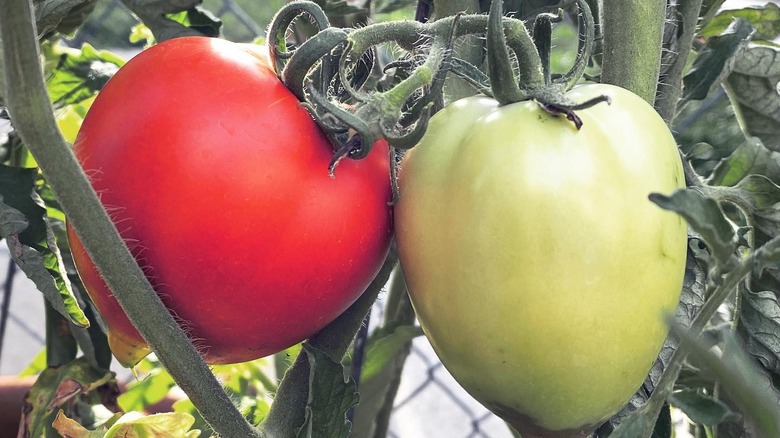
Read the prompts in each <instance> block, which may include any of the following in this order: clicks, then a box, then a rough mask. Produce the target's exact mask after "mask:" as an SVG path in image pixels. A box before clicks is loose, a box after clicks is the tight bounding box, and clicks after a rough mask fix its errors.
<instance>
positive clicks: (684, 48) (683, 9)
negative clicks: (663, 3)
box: [655, 0, 702, 125]
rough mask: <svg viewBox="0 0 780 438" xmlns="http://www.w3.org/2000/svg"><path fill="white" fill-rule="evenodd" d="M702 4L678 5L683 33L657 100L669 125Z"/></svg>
mask: <svg viewBox="0 0 780 438" xmlns="http://www.w3.org/2000/svg"><path fill="white" fill-rule="evenodd" d="M701 4H702V0H681V1H680V2H679V3H678V6H677V8H678V10H679V11H680V15H681V17H682V24H681V26H682V34H681V35H680V37H679V38H678V40H677V54H676V57H675V59H674V63H673V64H672V65H671V67H669V70H668V71H667V73H666V76H665V77H664V80H663V81H661V82H660V83H659V84H658V97H657V98H656V102H655V109H656V111H658V113H659V114H660V115H661V117H663V119H664V120H665V121H666V123H667V124H668V125H670V124H671V123H672V120H674V116H675V114H676V113H677V103H678V102H679V100H680V96H681V95H682V78H683V73H684V70H685V64H686V62H687V61H688V54H689V53H690V51H691V47H692V46H693V39H694V36H695V35H696V25H697V24H698V22H699V11H700V10H701Z"/></svg>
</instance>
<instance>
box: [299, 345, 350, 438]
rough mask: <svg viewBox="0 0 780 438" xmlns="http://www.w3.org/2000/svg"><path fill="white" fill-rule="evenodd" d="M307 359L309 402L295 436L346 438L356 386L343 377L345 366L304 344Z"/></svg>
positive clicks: (348, 432) (301, 437) (348, 431)
mask: <svg viewBox="0 0 780 438" xmlns="http://www.w3.org/2000/svg"><path fill="white" fill-rule="evenodd" d="M303 351H304V353H302V354H306V355H307V356H308V359H309V370H310V375H309V400H308V403H307V404H306V420H305V422H304V424H303V426H302V427H301V429H300V430H299V431H298V437H300V438H305V437H322V438H346V437H348V436H349V434H350V430H351V429H352V423H351V422H350V421H349V420H347V418H346V414H347V411H348V410H349V409H350V408H351V407H352V406H355V405H356V404H357V403H358V394H357V387H356V385H355V382H354V381H353V380H351V379H349V380H348V379H345V378H344V366H343V365H342V364H341V363H339V362H336V361H334V360H333V359H331V358H330V357H329V356H328V355H327V354H325V353H323V352H322V351H321V350H319V349H318V348H316V347H312V346H311V345H308V344H306V343H304V344H303Z"/></svg>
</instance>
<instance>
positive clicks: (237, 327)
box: [68, 37, 392, 365]
mask: <svg viewBox="0 0 780 438" xmlns="http://www.w3.org/2000/svg"><path fill="white" fill-rule="evenodd" d="M74 148H75V152H76V155H77V157H78V158H79V160H80V162H81V163H82V166H83V167H84V170H85V171H86V173H87V174H88V175H89V177H90V179H91V182H92V184H93V186H94V188H95V189H96V191H97V192H98V193H99V195H100V198H101V202H102V203H103V204H104V205H105V206H106V208H107V210H108V211H109V213H110V214H111V216H112V219H113V220H114V222H115V223H116V225H117V228H118V229H119V231H120V233H121V234H122V237H123V238H124V239H125V241H126V242H127V243H128V245H129V246H130V248H131V250H132V251H133V254H134V255H135V257H136V259H137V260H138V261H139V263H140V264H141V266H142V267H143V268H144V270H145V272H146V273H147V275H148V278H149V280H150V281H151V283H152V284H153V285H154V287H155V290H156V291H157V292H158V294H159V295H160V298H162V300H163V302H164V303H165V305H166V306H167V307H168V308H169V309H170V310H171V312H172V314H173V315H174V316H175V317H176V318H177V320H179V321H180V322H181V326H182V328H183V329H184V330H185V331H186V332H187V333H188V334H189V335H190V337H191V339H193V341H194V342H195V344H196V346H198V347H199V349H200V351H201V352H202V353H203V355H204V357H205V359H206V361H207V362H209V363H231V362H240V361H246V360H250V359H255V358H258V357H262V356H266V355H269V354H272V353H275V352H278V351H280V350H282V349H285V348H287V347H289V346H291V345H293V344H295V343H297V342H299V341H301V340H303V339H305V338H307V337H309V336H310V335H312V334H314V333H315V332H317V331H318V330H320V329H321V328H323V327H324V326H325V325H327V324H328V323H329V322H331V321H333V320H334V319H335V318H336V317H337V316H338V315H339V314H340V313H342V312H343V311H344V310H345V309H346V308H347V307H348V306H349V305H350V304H352V303H353V302H354V301H355V299H357V297H358V296H359V295H360V294H361V293H362V292H363V291H364V289H365V288H366V287H367V286H368V284H369V283H370V281H371V280H372V279H373V277H374V276H375V275H376V273H377V272H378V270H379V267H380V266H381V264H382V262H383V260H384V257H385V256H386V254H387V251H388V248H389V242H390V238H391V235H392V223H391V210H390V207H389V206H388V201H389V200H390V199H391V190H390V181H389V162H388V160H389V158H388V155H389V154H388V150H387V146H386V145H379V146H378V147H375V148H374V150H373V151H372V152H371V154H370V156H369V157H367V158H366V159H364V160H360V161H353V160H344V161H343V162H342V163H341V164H340V165H339V167H338V170H337V172H336V174H335V177H333V178H331V177H330V176H329V170H328V165H329V163H330V160H331V158H332V153H333V152H332V147H331V145H330V143H329V142H328V140H327V138H326V137H325V135H324V134H323V133H322V132H321V130H320V129H319V128H318V126H317V125H316V123H315V122H314V121H313V120H312V118H311V116H310V115H309V114H308V113H307V112H306V110H305V109H304V108H302V107H301V106H300V105H299V102H298V100H297V99H296V98H295V96H294V95H293V94H292V93H291V92H290V91H289V90H287V89H286V88H285V87H284V85H283V84H282V83H281V81H280V80H279V79H278V78H277V76H276V74H275V73H274V71H273V70H272V69H271V68H270V67H269V63H268V60H267V59H266V58H264V57H263V56H262V50H258V49H256V48H253V47H250V46H246V45H238V44H234V43H231V42H227V41H225V40H220V39H215V38H205V37H186V38H177V39H173V40H169V41H166V42H163V43H161V44H158V45H156V46H154V47H152V48H150V49H148V50H145V51H143V52H142V53H140V54H139V55H137V56H136V57H135V58H133V59H132V60H130V61H129V62H128V63H127V64H126V65H125V66H123V67H122V68H121V69H120V70H119V72H118V73H117V74H116V75H115V76H114V77H113V78H112V79H111V80H110V81H109V82H108V84H107V85H106V86H105V88H104V89H103V90H102V91H101V92H100V93H99V95H98V97H97V99H96V100H95V103H94V104H93V106H92V108H91V109H90V110H89V112H88V114H87V116H86V119H85V120H84V124H83V126H82V128H81V130H80V132H79V135H78V138H77V139H76V142H75V145H74ZM68 235H69V238H70V242H71V248H72V250H73V253H74V258H75V261H76V265H77V267H78V269H79V272H80V274H81V275H82V278H83V281H84V283H85V286H86V288H87V291H88V292H89V294H90V296H91V297H92V299H93V300H94V301H95V303H96V305H97V307H98V309H99V310H100V313H101V314H102V316H103V318H104V319H105V321H106V323H107V325H108V328H109V332H110V339H111V343H112V349H113V350H114V353H115V355H116V356H117V357H118V358H119V359H120V361H121V362H123V363H125V364H126V365H132V364H134V363H135V362H137V361H138V360H139V359H140V357H139V356H141V357H142V356H143V355H145V354H146V352H147V350H145V348H146V343H145V342H144V340H143V339H142V338H141V336H140V335H139V334H138V332H137V331H136V329H135V328H134V327H133V325H132V324H131V323H130V321H129V320H128V319H127V317H126V315H125V314H124V312H123V311H122V309H121V308H120V307H119V305H118V303H117V301H116V300H115V298H114V297H113V295H112V294H111V292H110V291H109V289H108V288H107V286H106V284H105V282H104V281H103V280H102V279H101V277H100V276H99V275H98V273H97V271H96V269H95V266H94V265H93V264H92V261H91V260H90V259H89V257H88V255H87V254H86V252H85V251H84V248H83V245H82V243H81V242H80V241H79V239H78V237H77V236H76V233H75V232H74V230H73V229H69V233H68Z"/></svg>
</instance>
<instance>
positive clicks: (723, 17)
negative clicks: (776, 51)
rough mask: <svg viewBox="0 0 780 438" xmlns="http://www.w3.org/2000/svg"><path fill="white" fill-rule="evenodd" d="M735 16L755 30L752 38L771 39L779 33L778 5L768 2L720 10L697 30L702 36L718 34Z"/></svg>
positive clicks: (779, 10)
mask: <svg viewBox="0 0 780 438" xmlns="http://www.w3.org/2000/svg"><path fill="white" fill-rule="evenodd" d="M735 18H741V19H743V20H745V21H747V22H748V23H750V25H751V26H753V28H754V29H755V30H756V34H755V35H754V36H753V40H754V41H755V40H773V39H775V38H776V37H777V36H778V35H780V6H778V5H776V4H774V3H771V2H768V3H766V5H764V6H756V7H751V8H741V9H731V10H725V11H722V12H720V13H719V14H718V15H716V16H715V18H713V19H712V21H710V22H709V23H707V25H706V26H704V27H703V28H702V29H700V30H699V32H698V34H699V35H700V36H702V37H705V38H707V37H712V36H716V35H720V34H721V33H722V32H723V31H725V30H726V28H728V27H729V26H730V25H731V22H732V21H734V19H735Z"/></svg>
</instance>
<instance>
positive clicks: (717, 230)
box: [650, 189, 736, 266]
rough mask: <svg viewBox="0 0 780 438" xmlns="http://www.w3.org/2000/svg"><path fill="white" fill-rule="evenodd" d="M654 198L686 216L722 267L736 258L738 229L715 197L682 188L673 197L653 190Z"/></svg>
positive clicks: (665, 207)
mask: <svg viewBox="0 0 780 438" xmlns="http://www.w3.org/2000/svg"><path fill="white" fill-rule="evenodd" d="M650 200H651V201H653V202H655V203H656V204H658V206H660V207H661V208H663V209H666V210H671V211H675V212H677V213H679V214H680V215H681V216H682V217H683V218H685V220H686V221H688V224H689V225H690V226H691V228H693V230H694V231H696V232H697V233H699V235H700V236H701V239H702V240H703V241H704V243H706V244H707V246H708V247H709V249H710V252H711V253H712V255H713V257H714V258H715V260H716V262H717V263H719V264H720V265H721V266H725V265H726V264H727V263H728V261H729V260H730V259H731V258H732V256H733V254H734V251H735V250H736V240H735V238H736V236H735V234H734V229H733V228H732V226H731V223H730V222H729V221H728V220H727V219H726V217H725V216H724V214H723V210H721V208H720V205H719V204H718V203H717V202H716V201H715V200H714V199H712V198H707V197H705V196H704V195H702V193H701V192H699V191H698V190H695V189H682V190H678V191H676V192H674V193H673V194H672V195H671V196H666V195H662V194H658V193H653V194H651V195H650Z"/></svg>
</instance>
